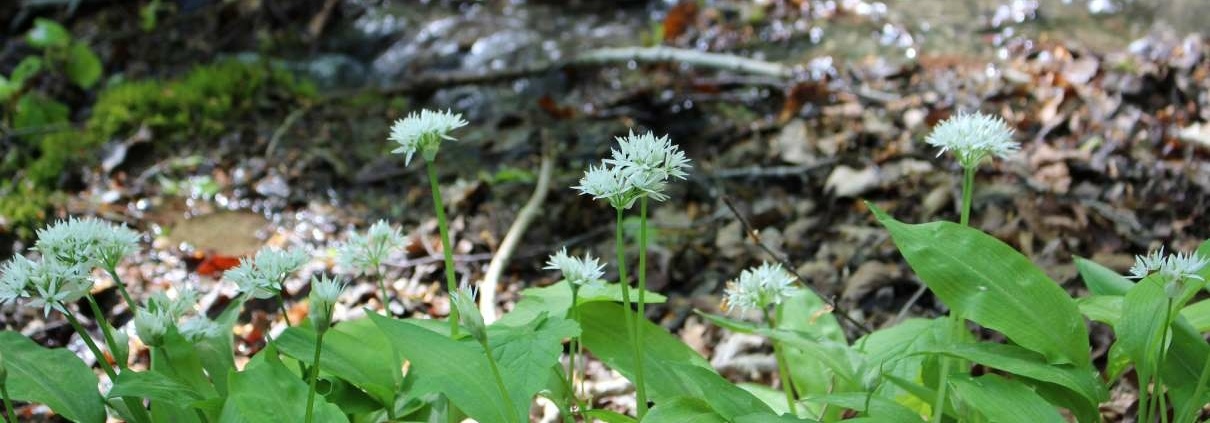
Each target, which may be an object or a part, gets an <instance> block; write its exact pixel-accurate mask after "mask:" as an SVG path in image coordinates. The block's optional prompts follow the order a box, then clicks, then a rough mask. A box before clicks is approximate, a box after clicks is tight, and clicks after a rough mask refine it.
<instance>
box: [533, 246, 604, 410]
mask: <svg viewBox="0 0 1210 423" xmlns="http://www.w3.org/2000/svg"><path fill="white" fill-rule="evenodd" d="M604 267H605V266H604V265H602V264H601V262H600V261H599V260H597V259H596V258H594V257H593V256H592V254H586V255H585V256H584V257H572V256H570V255H568V254H567V248H566V247H564V248H563V249H561V250H559V252H557V253H555V254H553V255H551V256H550V260H549V261H548V262H547V263H546V267H544V268H545V269H549V270H558V271H560V272H561V273H562V274H563V280H565V281H567V285H568V288H569V289H571V318H572V320H573V321H575V322H576V323H577V324H578V323H580V308H579V293H580V288H582V287H584V286H586V285H598V284H600V283H601V277H602V276H604V275H605V272H604V270H603V268H604ZM583 348H584V346H583V344H582V343H581V342H580V339H579V336H573V337H572V338H571V344H570V345H569V348H568V351H569V353H568V361H567V384H568V388H569V393H570V394H571V396H572V398H573V399H574V398H575V395H576V391H575V375H576V358H577V357H576V356H577V355H581V354H582V353H583ZM573 402H574V401H573Z"/></svg>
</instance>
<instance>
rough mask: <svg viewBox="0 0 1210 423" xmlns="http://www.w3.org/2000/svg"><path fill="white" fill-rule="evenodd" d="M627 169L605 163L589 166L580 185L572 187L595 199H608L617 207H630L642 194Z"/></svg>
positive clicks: (581, 193)
mask: <svg viewBox="0 0 1210 423" xmlns="http://www.w3.org/2000/svg"><path fill="white" fill-rule="evenodd" d="M628 173H630V172H628V171H627V170H626V169H623V168H620V167H610V166H605V165H599V166H589V167H588V170H586V171H584V176H583V177H581V178H580V185H576V186H573V187H572V189H575V190H578V191H580V195H589V196H592V199H594V200H607V201H609V205H611V206H613V207H614V208H615V209H629V208H630V207H631V206H633V205H634V202H635V200H638V199H639V197H640V196H641V195H642V191H639V190H636V189H635V188H634V187H633V186H632V185H631V184H630V178H629V177H628V176H627V175H628Z"/></svg>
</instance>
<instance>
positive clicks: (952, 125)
mask: <svg viewBox="0 0 1210 423" xmlns="http://www.w3.org/2000/svg"><path fill="white" fill-rule="evenodd" d="M925 142H927V143H929V144H930V145H932V146H934V147H938V148H940V149H941V152H939V153H937V155H938V156H940V155H941V154H944V153H945V152H946V151H953V152H954V155H955V156H957V158H958V163H959V164H961V165H962V167H965V168H973V167H977V166H979V162H980V161H982V160H983V158H985V157H988V156H996V157H1001V158H1003V157H1007V156H1008V155H1010V154H1012V153H1014V152H1016V151H1017V150H1019V149H1020V148H1021V145H1020V144H1018V143H1017V142H1016V141H1013V130H1012V128H1010V127H1009V126H1008V123H1006V122H1004V119H1001V118H1000V117H999V116H990V115H985V114H983V113H978V112H976V113H974V114H968V113H958V115H956V116H953V117H951V118H949V119H946V120H944V121H942V122H941V123H940V124H938V125H937V126H936V127H935V128H933V132H932V133H931V134H929V135H928V137H927V138H926V139H925Z"/></svg>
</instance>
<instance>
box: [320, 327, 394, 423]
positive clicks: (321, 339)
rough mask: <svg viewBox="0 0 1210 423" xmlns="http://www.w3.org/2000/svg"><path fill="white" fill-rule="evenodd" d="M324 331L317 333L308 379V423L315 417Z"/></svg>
mask: <svg viewBox="0 0 1210 423" xmlns="http://www.w3.org/2000/svg"><path fill="white" fill-rule="evenodd" d="M324 332H326V331H320V332H319V333H318V334H316V335H315V359H314V360H312V361H311V375H310V377H308V379H310V380H309V381H307V382H308V385H309V387H310V391H308V392H307V415H306V423H311V421H312V419H313V418H314V417H315V381H317V380H319V353H321V352H323V350H324V349H323V345H324ZM392 406H394V405H392Z"/></svg>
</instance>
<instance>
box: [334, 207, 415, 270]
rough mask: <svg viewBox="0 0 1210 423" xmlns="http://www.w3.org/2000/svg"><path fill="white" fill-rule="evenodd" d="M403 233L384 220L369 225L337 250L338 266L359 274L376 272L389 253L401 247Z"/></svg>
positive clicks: (351, 236)
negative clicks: (364, 230) (362, 232)
mask: <svg viewBox="0 0 1210 423" xmlns="http://www.w3.org/2000/svg"><path fill="white" fill-rule="evenodd" d="M403 243H404V238H403V233H401V232H400V231H399V229H397V228H392V227H391V225H390V224H388V223H387V222H386V221H385V220H379V221H377V222H374V224H373V225H370V229H368V230H366V232H365V233H364V234H360V233H353V234H350V235H349V240H348V241H346V242H345V244H344V245H342V246H341V247H340V248H339V250H338V254H337V256H338V258H339V260H340V265H341V266H343V267H346V268H349V269H351V270H357V271H358V272H361V273H373V272H378V266H379V265H381V264H382V262H383V261H385V260H386V259H387V257H388V256H390V254H391V251H394V250H397V249H399V248H402V247H403Z"/></svg>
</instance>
